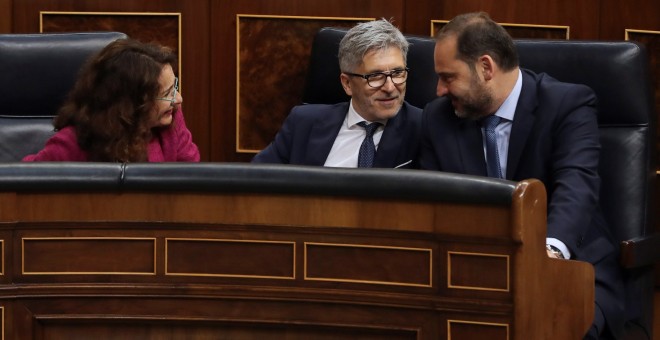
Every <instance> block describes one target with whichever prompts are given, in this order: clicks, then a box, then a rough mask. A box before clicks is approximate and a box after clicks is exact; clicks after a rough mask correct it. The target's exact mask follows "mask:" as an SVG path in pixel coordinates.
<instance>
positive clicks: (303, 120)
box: [252, 102, 422, 168]
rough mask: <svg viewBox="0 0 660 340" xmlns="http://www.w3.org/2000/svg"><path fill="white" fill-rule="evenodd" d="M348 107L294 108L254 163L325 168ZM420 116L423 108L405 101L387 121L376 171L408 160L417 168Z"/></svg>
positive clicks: (409, 166)
mask: <svg viewBox="0 0 660 340" xmlns="http://www.w3.org/2000/svg"><path fill="white" fill-rule="evenodd" d="M348 108H349V103H348V102H344V103H339V104H334V105H324V104H306V105H300V106H296V107H294V108H293V109H292V110H291V112H290V113H289V115H288V116H287V118H286V120H285V121H284V124H283V125H282V128H281V129H280V131H279V132H278V133H277V135H276V136H275V140H274V141H273V142H272V143H270V144H269V145H268V146H267V147H266V148H265V149H263V150H262V151H261V152H259V153H258V154H257V155H256V156H254V158H253V159H252V162H254V163H279V164H298V165H320V166H323V165H324V164H325V160H326V159H327V158H328V155H329V154H330V149H332V145H333V144H334V142H335V138H336V137H337V134H338V133H339V129H340V128H341V124H342V123H343V122H344V118H346V114H347V113H348ZM421 115H422V110H421V109H419V108H417V107H414V106H412V105H410V104H408V103H405V102H404V103H403V105H402V106H401V109H400V110H399V112H398V113H397V115H396V116H394V118H391V119H389V120H388V121H387V125H385V130H384V131H383V135H382V137H381V139H380V143H379V144H378V150H377V152H376V158H375V159H374V167H375V168H394V167H396V166H398V165H401V164H404V163H406V162H408V161H412V162H411V163H409V164H408V165H406V166H404V167H406V168H411V167H416V164H417V158H418V151H419V130H420V122H421Z"/></svg>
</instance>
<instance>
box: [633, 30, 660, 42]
mask: <svg viewBox="0 0 660 340" xmlns="http://www.w3.org/2000/svg"><path fill="white" fill-rule="evenodd" d="M630 33H642V34H660V31H651V30H637V29H632V28H626V30H625V38H624V39H625V40H630V35H629V34H630Z"/></svg>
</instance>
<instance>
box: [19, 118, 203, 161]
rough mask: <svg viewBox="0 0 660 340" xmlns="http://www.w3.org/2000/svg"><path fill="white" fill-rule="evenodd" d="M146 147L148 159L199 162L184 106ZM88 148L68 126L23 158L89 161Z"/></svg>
mask: <svg viewBox="0 0 660 340" xmlns="http://www.w3.org/2000/svg"><path fill="white" fill-rule="evenodd" d="M158 131H159V132H158V133H156V135H155V136H154V138H153V139H152V140H151V141H150V142H149V146H148V147H147V153H148V155H147V159H148V161H149V162H199V149H197V145H195V143H193V141H192V134H191V133H190V131H189V130H188V128H187V127H186V122H185V120H184V119H183V112H182V111H181V109H179V110H177V112H176V113H175V114H174V121H173V122H172V125H170V126H169V127H166V128H164V129H161V130H158ZM88 160H89V157H88V154H87V152H86V151H84V150H82V149H81V148H80V146H78V140H77V137H76V131H75V129H74V128H73V127H72V126H67V127H65V128H63V129H62V130H60V131H58V132H57V133H56V134H55V135H53V136H52V137H50V139H48V141H46V145H45V146H44V148H43V149H42V150H41V151H39V152H38V153H36V154H34V155H28V156H25V157H24V158H23V161H24V162H38V161H69V162H86V161H88Z"/></svg>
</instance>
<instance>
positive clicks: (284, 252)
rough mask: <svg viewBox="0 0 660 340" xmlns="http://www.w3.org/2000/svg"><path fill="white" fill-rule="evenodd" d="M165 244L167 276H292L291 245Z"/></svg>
mask: <svg viewBox="0 0 660 340" xmlns="http://www.w3.org/2000/svg"><path fill="white" fill-rule="evenodd" d="M165 242H166V251H165V256H166V261H165V263H166V274H167V275H183V276H224V277H243V278H247V277H252V278H272V279H295V277H296V271H295V243H294V242H267V241H247V240H244V241H237V240H218V239H167V240H166V241H165ZM191 259H193V261H191Z"/></svg>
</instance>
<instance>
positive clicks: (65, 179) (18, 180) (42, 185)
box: [0, 162, 124, 209]
mask: <svg viewBox="0 0 660 340" xmlns="http://www.w3.org/2000/svg"><path fill="white" fill-rule="evenodd" d="M123 174H124V164H121V163H96V162H26V163H21V162H8V163H0V191H14V192H30V191H38V192H53V191H59V192H71V191H97V190H99V191H116V190H119V189H120V187H121V183H122V180H123ZM43 208H44V209H48V207H43Z"/></svg>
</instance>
